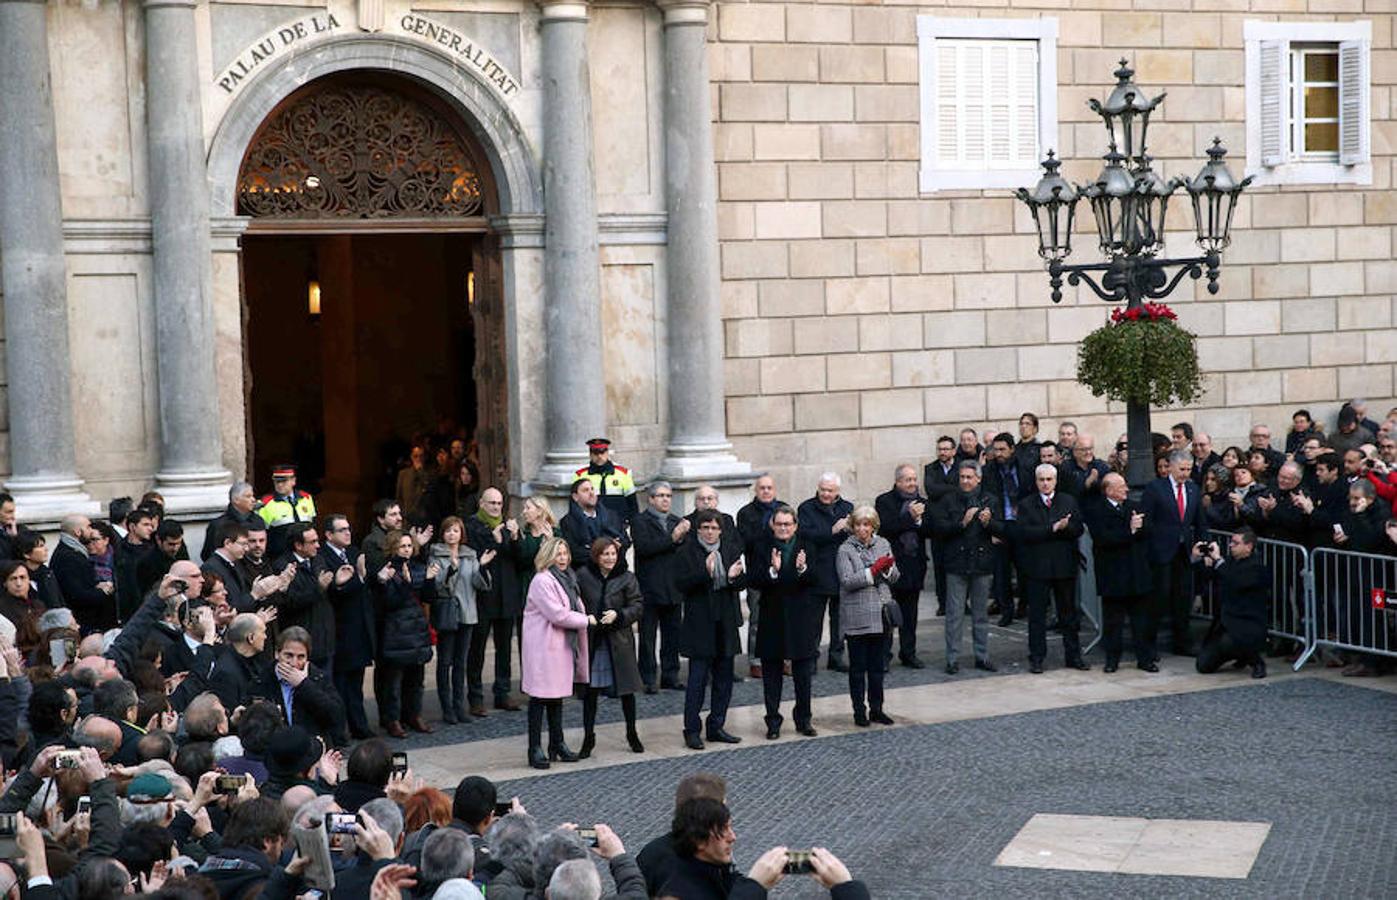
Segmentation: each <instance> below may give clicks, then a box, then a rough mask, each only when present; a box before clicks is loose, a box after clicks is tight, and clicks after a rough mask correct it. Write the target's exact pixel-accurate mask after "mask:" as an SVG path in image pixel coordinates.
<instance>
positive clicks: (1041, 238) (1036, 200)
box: [1014, 150, 1078, 262]
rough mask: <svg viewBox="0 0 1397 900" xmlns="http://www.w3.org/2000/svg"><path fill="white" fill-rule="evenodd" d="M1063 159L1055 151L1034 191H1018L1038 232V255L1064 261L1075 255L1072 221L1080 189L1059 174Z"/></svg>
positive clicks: (1016, 193)
mask: <svg viewBox="0 0 1397 900" xmlns="http://www.w3.org/2000/svg"><path fill="white" fill-rule="evenodd" d="M1061 166H1062V160H1060V159H1058V158H1057V154H1055V153H1054V152H1053V151H1052V150H1049V151H1048V158H1047V159H1045V160H1043V177H1042V178H1040V179H1039V180H1038V184H1037V185H1035V186H1034V188H1033V190H1032V191H1030V190H1028V189H1027V188H1019V189H1018V190H1017V191H1015V192H1014V194H1015V196H1017V197H1018V198H1019V199H1020V200H1022V201H1023V202H1024V204H1025V205H1027V206H1028V211H1029V213H1031V214H1032V216H1033V224H1034V227H1036V228H1037V229H1038V255H1039V256H1041V257H1042V258H1043V259H1045V260H1048V261H1049V262H1061V261H1062V260H1064V259H1066V258H1067V257H1068V256H1070V255H1071V254H1072V222H1073V219H1074V218H1075V216H1076V210H1077V199H1078V198H1077V189H1076V188H1074V187H1072V185H1071V184H1069V183H1068V181H1067V179H1066V178H1063V177H1062V175H1060V174H1059V173H1058V169H1059V168H1060V167H1061Z"/></svg>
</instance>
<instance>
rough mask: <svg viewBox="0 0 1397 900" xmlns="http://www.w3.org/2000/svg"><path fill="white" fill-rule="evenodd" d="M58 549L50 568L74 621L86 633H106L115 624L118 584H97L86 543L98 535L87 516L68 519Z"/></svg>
mask: <svg viewBox="0 0 1397 900" xmlns="http://www.w3.org/2000/svg"><path fill="white" fill-rule="evenodd" d="M59 528H60V530H59V533H58V546H57V547H55V548H54V550H53V558H52V559H51V560H50V561H49V568H51V569H52V570H53V577H54V578H55V579H56V580H57V581H58V589H59V591H60V592H61V593H62V594H63V599H65V600H66V601H68V606H69V608H71V609H72V610H73V618H75V619H77V620H78V625H80V626H81V627H82V630H83V633H84V634H87V633H90V632H93V631H103V630H105V629H108V628H111V627H113V626H114V625H116V601H115V599H114V598H113V594H114V593H115V591H116V585H115V584H113V583H112V582H110V581H100V582H99V581H98V580H97V576H96V574H95V573H94V572H93V570H92V560H91V558H90V557H88V555H87V541H88V540H89V539H90V537H91V536H92V535H94V534H96V532H95V531H94V530H93V528H92V522H91V521H90V520H88V518H87V516H67V517H65V518H64V519H63V521H62V523H61V524H60V526H59Z"/></svg>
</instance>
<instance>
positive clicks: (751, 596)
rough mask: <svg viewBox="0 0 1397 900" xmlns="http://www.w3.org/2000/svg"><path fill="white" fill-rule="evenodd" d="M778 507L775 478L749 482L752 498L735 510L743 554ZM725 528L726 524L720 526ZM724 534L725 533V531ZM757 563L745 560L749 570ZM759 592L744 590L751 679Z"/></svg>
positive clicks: (757, 666) (757, 674)
mask: <svg viewBox="0 0 1397 900" xmlns="http://www.w3.org/2000/svg"><path fill="white" fill-rule="evenodd" d="M780 504H781V501H780V500H777V499H776V479H774V478H772V477H771V476H770V475H760V476H758V477H757V480H756V481H754V482H752V499H751V500H750V501H748V502H747V503H746V504H745V505H744V506H743V507H742V508H741V509H739V510H738V511H737V523H736V524H737V535H738V537H739V538H740V539H741V540H742V548H743V552H744V553H746V552H747V551H748V550H750V549H751V547H752V545H753V544H754V543H756V542H757V541H758V540H760V539H761V538H762V536H763V535H766V534H770V533H771V517H772V515H774V514H775V512H776V507H777V506H779V505H780ZM723 527H724V528H726V527H727V525H726V523H724V525H723ZM724 533H725V534H726V532H724ZM758 562H760V561H759V560H752V559H750V558H749V559H748V560H747V566H748V571H751V567H752V566H753V565H755V564H756V563H758ZM761 606H762V592H761V591H760V590H758V589H757V588H755V587H751V586H750V585H749V586H748V588H747V662H748V665H749V668H748V674H750V675H751V676H752V677H753V678H761V677H762V666H761V663H760V662H758V656H757V632H758V631H759V628H758V622H759V621H760V619H761Z"/></svg>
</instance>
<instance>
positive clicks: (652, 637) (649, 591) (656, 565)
mask: <svg viewBox="0 0 1397 900" xmlns="http://www.w3.org/2000/svg"><path fill="white" fill-rule="evenodd" d="M645 493H646V495H647V496H648V498H649V502H648V503H647V504H646V507H645V511H644V512H642V513H640V514H639V515H637V516H636V517H635V518H634V519H632V520H631V537H632V539H633V540H634V541H635V576H636V580H637V581H639V582H640V593H641V596H642V597H644V598H645V606H644V611H643V612H642V614H641V619H640V678H641V680H642V681H644V682H645V693H647V694H653V693H655V692H656V690H658V688H657V687H656V686H655V685H656V677H655V670H656V665H655V653H656V650H657V649H658V651H659V655H660V662H659V679H658V681H659V687H662V688H664V689H666V690H675V691H677V690H681V689H682V688H683V685H681V684H680V683H679V624H680V621H681V619H682V617H683V609H684V607H683V605H682V600H683V597H682V595H681V594H680V593H679V589H678V588H677V587H675V584H674V572H675V564H676V562H677V560H678V551H679V547H680V545H682V544H683V543H684V539H685V538H686V537H688V535H689V530H690V529H691V528H692V527H693V525H692V524H691V523H690V522H689V520H688V519H683V518H680V517H679V516H677V515H675V514H674V513H673V512H671V507H672V506H673V504H674V488H673V487H671V486H670V483H669V482H668V481H655V482H651V484H650V486H649V487H647V488H646V489H645ZM657 637H658V639H659V640H658V643H657V642H656V638H657Z"/></svg>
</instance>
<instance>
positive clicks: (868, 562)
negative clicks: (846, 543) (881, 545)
mask: <svg viewBox="0 0 1397 900" xmlns="http://www.w3.org/2000/svg"><path fill="white" fill-rule="evenodd" d="M849 540H850V542H851V543H853V545H854V551H855V552H856V553H858V555H859V562H861V563H863V567H864V568H865V569H867V568H869V567H870V566H872V565H873V563H874V562H876V561H877V560H878V554H877V553H874V552H873V548H874V546H875V545H876V544H877V543H878V535H876V534H874V535H870V536H869V538H868V543H867V544H865V543H864V542H863V541H861V540H859V537H858V535H856V534H855V535H850V536H849Z"/></svg>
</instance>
